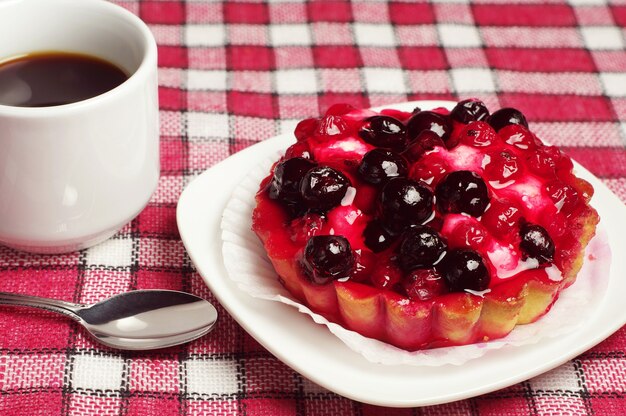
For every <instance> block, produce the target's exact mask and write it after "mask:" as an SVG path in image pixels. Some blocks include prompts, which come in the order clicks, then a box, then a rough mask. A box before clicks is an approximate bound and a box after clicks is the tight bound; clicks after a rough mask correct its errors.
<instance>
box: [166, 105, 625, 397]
mask: <svg viewBox="0 0 626 416" xmlns="http://www.w3.org/2000/svg"><path fill="white" fill-rule="evenodd" d="M416 106H419V107H421V108H433V107H438V106H450V102H443V101H419V102H413V103H404V104H401V105H397V106H393V107H395V108H398V109H401V110H406V111H410V110H412V109H413V108H414V107H416ZM388 107H392V106H388ZM293 140H294V139H293V137H292V135H290V134H287V135H280V136H276V137H273V138H271V139H268V140H265V141H263V142H261V143H258V144H256V145H254V146H251V147H249V148H247V149H245V150H243V151H241V152H239V153H237V154H235V155H233V156H231V157H229V158H228V159H226V160H224V161H223V162H221V163H219V164H218V165H215V166H214V167H212V168H211V169H209V170H207V171H206V172H204V173H203V174H202V175H200V176H199V177H198V178H196V179H195V180H194V181H193V182H192V183H191V184H189V186H188V187H187V188H186V189H185V190H184V192H183V194H182V195H181V197H180V200H179V202H178V208H177V222H178V227H179V231H180V235H181V238H182V241H183V243H184V245H185V248H186V249H187V252H188V253H189V256H190V258H191V260H192V261H193V263H194V265H195V267H196V268H197V270H198V272H199V273H200V275H201V276H202V277H203V278H204V280H205V282H206V284H207V285H208V286H209V288H210V289H211V291H212V292H213V294H214V295H215V296H216V297H217V299H218V300H219V301H220V303H221V304H222V305H223V306H224V308H226V310H227V311H228V312H229V313H230V314H231V315H232V316H233V317H234V318H235V320H237V322H238V323H239V324H240V325H241V326H242V327H243V328H244V329H245V330H246V331H248V333H249V334H250V335H252V336H253V337H254V338H255V339H256V340H257V341H258V342H259V343H261V344H262V345H263V346H264V347H265V348H267V349H268V350H269V351H270V352H271V353H272V354H274V355H275V356H276V357H278V358H279V359H280V360H282V361H283V362H285V363H286V364H287V365H289V366H290V367H291V368H293V369H294V370H295V371H297V372H299V373H300V374H302V375H303V376H305V377H307V378H308V379H310V380H312V381H313V382H315V383H317V384H319V385H321V386H323V387H325V388H327V389H329V390H331V391H333V392H335V393H337V394H340V395H342V396H345V397H348V398H350V399H354V400H358V401H361V402H365V403H371V404H376V405H380V406H394V407H411V406H425V405H433V404H439V403H445V402H450V401H454V400H460V399H464V398H468V397H472V396H476V395H480V394H484V393H488V392H491V391H494V390H498V389H501V388H504V387H507V386H510V385H512V384H515V383H518V382H520V381H523V380H526V379H528V378H531V377H533V376H536V375H538V374H541V373H543V372H545V371H548V370H550V369H552V368H555V367H557V366H559V365H560V364H562V363H564V362H566V361H568V360H569V359H571V358H573V357H575V356H577V355H578V354H580V353H582V352H584V351H586V350H587V349H589V348H591V347H593V346H594V345H596V344H597V343H599V342H600V341H602V340H603V339H605V338H606V337H608V336H609V335H610V334H612V333H613V332H615V331H616V330H618V329H619V328H620V327H621V326H622V325H624V324H626V313H624V311H623V299H624V296H625V295H626V279H624V278H622V277H623V276H626V256H620V255H615V256H613V263H612V265H611V276H610V280H609V287H608V290H607V295H606V298H605V299H604V301H603V302H602V303H601V304H600V306H599V307H598V309H597V310H596V312H595V313H594V315H593V316H590V317H589V319H588V321H587V322H586V323H585V324H584V326H583V327H582V328H581V329H580V330H579V331H576V332H574V333H572V334H570V335H568V336H565V337H562V338H558V339H545V340H542V341H540V342H539V343H537V344H534V345H527V346H522V347H512V348H503V349H500V350H493V351H489V352H488V353H487V354H485V355H484V356H482V357H480V358H477V359H474V360H472V361H469V362H467V363H465V364H463V365H461V366H454V365H444V366H440V367H412V366H387V365H381V364H374V363H371V362H369V361H367V360H366V359H365V358H363V357H362V356H361V355H359V354H357V353H355V352H353V351H352V350H350V349H349V348H348V347H347V346H346V345H344V344H343V343H342V342H341V341H340V340H339V339H338V338H336V337H335V336H334V335H332V334H331V333H330V332H329V331H328V330H327V329H326V327H324V326H321V325H317V324H315V323H314V322H313V321H312V320H311V319H310V318H309V317H308V316H307V315H304V314H301V313H299V312H297V311H296V310H295V309H294V308H291V307H289V306H287V305H284V304H281V303H278V302H271V301H265V300H260V299H255V298H252V297H251V296H249V295H248V294H246V293H244V292H242V291H241V290H240V289H239V288H238V287H237V285H236V283H234V282H233V281H232V280H230V279H229V278H228V277H227V274H226V270H225V268H224V265H223V261H222V240H221V230H220V222H221V217H222V211H223V210H224V207H225V205H226V203H227V201H228V199H229V197H230V194H231V192H232V190H233V189H234V188H235V187H236V186H237V184H238V183H239V182H240V181H241V180H242V179H243V177H244V176H245V175H246V174H247V172H248V169H249V167H250V166H253V165H255V164H256V163H257V162H258V161H259V160H262V159H263V158H265V157H268V156H270V155H272V154H274V153H275V152H277V151H278V150H280V149H286V148H287V146H288V145H289V144H290V143H292V142H293ZM576 169H577V172H578V174H579V176H582V177H583V178H585V179H587V180H588V181H589V182H591V184H592V185H593V186H594V188H595V191H596V193H595V195H594V200H593V203H594V206H595V207H596V208H597V209H598V212H599V213H600V217H601V218H602V222H603V223H604V224H605V228H606V229H607V234H608V240H609V244H610V246H611V248H612V251H613V253H623V252H624V251H625V249H626V243H625V242H624V240H623V239H622V238H621V237H623V236H624V235H626V221H624V218H626V206H624V205H623V204H622V203H621V201H620V200H619V199H618V198H617V197H616V196H615V195H614V194H612V193H611V191H609V189H608V188H607V187H606V186H605V185H604V184H602V183H601V182H600V181H599V180H598V179H597V178H596V177H594V176H593V175H591V174H590V173H589V172H588V171H586V170H585V169H583V168H581V167H580V166H579V165H577V167H576Z"/></svg>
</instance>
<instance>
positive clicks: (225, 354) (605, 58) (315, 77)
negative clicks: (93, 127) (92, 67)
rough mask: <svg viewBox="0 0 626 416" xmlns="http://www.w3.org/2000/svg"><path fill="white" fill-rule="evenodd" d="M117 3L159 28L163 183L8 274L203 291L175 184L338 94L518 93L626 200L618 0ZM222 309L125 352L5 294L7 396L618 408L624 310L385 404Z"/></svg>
mask: <svg viewBox="0 0 626 416" xmlns="http://www.w3.org/2000/svg"><path fill="white" fill-rule="evenodd" d="M119 4H121V5H122V6H124V7H126V8H128V9H129V10H131V11H132V12H134V13H136V14H138V15H139V16H140V17H141V18H143V19H144V20H145V21H146V22H147V23H148V24H149V25H150V28H151V29H152V31H153V33H154V35H155V37H156V39H157V42H158V44H159V66H160V69H159V83H160V106H161V113H160V115H161V167H162V176H161V179H160V182H159V187H158V189H157V191H156V193H155V194H154V195H153V197H152V199H151V201H150V203H149V205H148V207H147V208H146V209H145V210H144V211H143V212H142V213H141V214H140V215H139V216H138V217H137V218H136V219H135V220H133V221H132V223H131V224H129V225H127V226H126V227H125V228H124V229H123V230H122V231H121V232H120V233H119V234H117V235H116V236H115V237H114V238H112V239H110V240H109V241H106V242H105V243H103V244H101V245H99V246H96V247H93V248H91V249H88V250H84V251H82V252H78V253H72V254H67V255H59V256H37V255H29V254H24V253H19V252H15V251H12V250H10V249H7V248H0V290H2V291H10V292H19V293H28V294H32V295H40V296H47V297H53V298H59V299H64V300H68V301H74V302H93V301H97V300H100V299H102V298H104V297H107V296H108V295H112V294H115V293H120V292H124V291H128V290H131V289H138V288H164V289H176V290H183V291H188V292H191V293H194V294H197V295H200V296H203V297H205V298H207V299H209V300H213V301H215V298H214V297H213V295H212V293H211V292H210V291H209V290H208V289H207V287H206V286H205V285H204V283H203V281H202V278H201V277H200V276H199V275H198V274H197V273H196V272H195V271H194V268H193V267H192V265H191V263H190V260H189V259H188V257H187V256H186V254H185V250H184V248H183V245H182V243H181V241H180V238H179V234H178V231H177V227H176V219H175V211H176V203H177V200H178V197H179V195H180V194H181V192H182V190H183V188H184V187H185V186H186V185H187V184H188V183H189V182H190V181H191V180H192V179H193V178H194V177H195V176H197V175H198V174H200V173H202V172H203V171H204V170H206V169H207V168H210V167H211V166H212V165H214V164H215V163H217V162H219V161H220V160H222V159H224V158H226V157H228V156H229V155H231V154H233V153H235V152H237V151H239V150H241V149H243V148H245V147H247V146H250V145H252V144H254V143H256V142H259V141H261V140H264V139H266V138H268V137H271V136H274V135H276V134H279V133H283V132H291V131H292V130H293V127H294V126H295V124H296V122H297V121H298V119H301V118H304V117H310V116H316V115H318V114H319V113H320V112H323V111H324V110H325V109H326V108H327V107H328V106H330V105H331V104H332V103H335V102H347V103H351V104H353V105H355V106H363V107H368V106H378V105H384V104H391V103H396V102H401V101H407V100H416V99H453V100H454V99H458V98H467V97H479V98H481V99H483V100H484V101H485V102H486V103H487V105H488V106H489V107H490V108H492V109H493V108H498V107H500V106H513V107H517V108H519V109H520V110H522V111H523V112H524V113H525V114H526V116H527V118H528V119H529V120H530V122H531V124H532V126H531V127H532V128H533V129H534V130H535V131H536V132H537V133H538V134H539V136H540V137H542V138H544V139H546V140H548V141H550V142H552V143H554V144H557V145H559V146H562V147H563V148H564V150H565V151H566V152H568V153H569V154H570V155H571V156H573V157H574V158H575V159H577V160H578V161H579V162H581V163H582V164H583V165H584V166H586V167H587V168H589V169H590V170H591V171H592V172H593V173H595V174H596V175H597V176H599V177H600V178H601V179H602V180H603V181H604V182H605V183H606V184H607V185H608V186H609V187H610V188H611V189H612V190H613V191H614V192H615V193H616V194H617V195H618V196H620V198H621V199H622V200H626V150H625V148H624V146H625V143H626V53H625V50H624V45H625V44H626V2H625V1H624V0H613V1H609V2H607V1H605V0H571V1H569V2H563V1H560V0H549V1H546V2H541V1H538V0H519V1H514V0H511V1H503V0H492V1H489V0H483V1H478V2H475V3H469V2H468V1H465V0H436V1H433V2H431V3H427V2H410V1H389V2H387V1H380V0H369V1H352V2H347V1H298V0H282V1H269V2H264V1H249V2H245V1H229V2H219V1H213V0H195V1H187V2H184V1H132V0H130V1H121V2H119ZM1 30H2V29H1V28H0V31H1ZM0 134H1V133H0ZM242 169H246V167H244V166H242ZM0 197H1V196H0ZM215 303H216V305H218V304H217V302H216V301H215ZM218 309H219V312H220V315H221V317H220V320H219V323H218V325H217V328H216V330H215V331H214V332H213V333H212V334H210V335H209V336H206V337H204V338H202V339H199V340H197V341H195V342H193V343H191V344H188V345H185V346H180V347H176V348H170V349H166V350H161V351H156V352H134V353H129V352H119V351H116V350H112V349H108V348H106V347H103V346H101V345H98V344H95V343H94V342H92V341H91V339H90V338H89V337H88V336H87V335H86V333H85V332H84V331H83V330H81V329H79V328H78V326H77V325H75V324H74V323H72V322H70V321H68V320H66V319H63V318H59V317H58V316H56V315H52V314H49V313H45V312H42V311H37V310H26V309H19V310H18V309H14V308H9V307H0V414H1V415H6V416H18V415H24V416H31V415H77V416H78V415H81V416H82V415H159V416H166V415H271V416H291V415H299V416H300V415H302V416H305V415H306V416H316V415H355V416H356V415H359V416H361V415H362V416H375V415H480V416H484V415H528V414H534V415H624V414H626V398H625V395H626V329H624V328H622V329H621V330H620V331H618V332H617V333H616V334H615V335H613V336H612V337H610V338H609V339H608V340H606V341H604V342H603V343H601V344H600V345H598V346H597V347H595V348H593V349H592V350H590V351H588V352H586V353H584V354H583V355H581V356H579V357H577V358H576V359H574V360H572V361H569V362H567V363H566V364H564V365H563V366H561V367H559V368H557V369H555V370H553V371H551V372H549V373H546V374H544V375H542V376H539V377H536V378H534V379H531V380H528V381H526V382H523V383H520V384H517V385H514V386H512V387H509V388H506V389H504V390H500V391H497V392H494V393H491V394H487V395H485V396H481V397H476V398H472V399H468V400H464V401H459V402H454V403H449V404H445V405H440V406H433V407H425V408H420V409H385V408H378V407H374V406H370V405H365V404H362V403H358V402H353V401H350V400H348V399H345V398H342V397H340V396H337V395H335V394H333V393H331V392H329V391H326V390H324V389H323V388H321V387H319V386H316V385H314V384H313V383H311V382H310V381H308V380H306V379H304V378H303V377H302V376H300V375H299V374H297V373H295V372H293V371H292V370H291V369H290V368H288V367H287V366H286V365H284V364H282V363H281V362H280V361H279V360H277V359H276V358H275V357H273V356H272V355H271V354H270V353H269V352H267V351H266V350H265V349H263V348H262V347H261V346H260V345H258V344H257V343H256V342H255V341H254V340H253V339H252V338H251V337H250V336H248V335H247V334H246V333H245V332H244V331H243V330H242V329H241V328H240V327H239V326H238V325H237V324H236V323H235V322H234V321H233V319H232V318H230V317H229V315H228V314H227V313H226V312H225V311H224V310H223V309H222V308H221V306H219V305H218ZM625 313H626V312H625Z"/></svg>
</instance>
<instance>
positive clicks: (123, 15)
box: [0, 0, 157, 118]
mask: <svg viewBox="0 0 626 416" xmlns="http://www.w3.org/2000/svg"><path fill="white" fill-rule="evenodd" d="M27 1H28V0H27ZM30 1H33V0H30ZM55 1H57V2H59V3H72V2H74V3H79V4H81V5H89V4H91V5H94V7H102V8H104V9H108V10H107V11H109V12H110V13H111V14H115V15H116V16H117V17H119V18H120V19H122V20H125V21H126V22H128V23H130V24H132V26H133V27H135V28H136V29H138V30H139V33H140V34H141V42H142V46H143V48H144V54H143V57H142V58H141V62H140V63H139V66H138V67H137V69H136V70H134V71H133V72H132V73H131V74H129V75H128V78H127V79H126V80H125V81H124V82H122V83H121V84H120V85H118V86H117V87H115V88H113V89H111V90H109V91H106V92H104V93H102V94H99V95H96V96H95V97H91V98H87V99H85V100H80V101H76V102H73V103H68V104H61V105H56V106H50V107H20V106H14V105H6V104H1V103H0V116H11V117H33V118H34V117H41V116H51V115H55V114H63V115H66V114H67V113H71V112H74V111H76V112H78V111H82V110H83V108H84V107H85V106H90V105H93V104H94V103H97V102H104V101H107V100H110V99H114V98H115V96H116V95H119V94H124V92H125V90H130V89H132V88H134V87H135V84H136V83H139V82H143V80H145V75H146V73H147V72H150V71H151V70H152V69H153V68H154V67H155V66H156V60H157V44H156V40H155V39H154V36H153V34H152V32H151V31H150V29H149V28H148V26H147V25H146V23H145V22H144V21H143V20H141V19H140V18H139V17H137V16H136V15H134V14H133V13H131V12H130V11H128V10H126V9H124V8H123V7H121V6H118V5H116V4H113V3H110V2H108V1H106V0H46V2H51V3H52V2H55ZM94 56H96V55H94ZM10 59H12V58H9V60H10ZM0 62H1V61H0Z"/></svg>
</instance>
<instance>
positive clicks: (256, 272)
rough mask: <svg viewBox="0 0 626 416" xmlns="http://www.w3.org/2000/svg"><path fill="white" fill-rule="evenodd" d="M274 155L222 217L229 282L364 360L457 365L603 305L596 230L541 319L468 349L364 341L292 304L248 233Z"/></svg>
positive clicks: (605, 250) (605, 269)
mask: <svg viewBox="0 0 626 416" xmlns="http://www.w3.org/2000/svg"><path fill="white" fill-rule="evenodd" d="M278 157H279V155H278V154H276V157H274V158H268V159H267V160H265V161H263V162H261V163H259V165H257V166H255V167H253V168H252V170H251V171H250V172H249V174H248V175H247V176H246V178H245V179H244V180H243V181H242V182H241V183H240V185H239V186H238V187H237V188H236V189H235V190H234V192H233V194H232V196H231V199H230V200H229V202H228V204H227V206H226V208H225V210H224V213H223V217H222V223H221V228H222V243H223V245H222V251H223V255H224V265H225V266H226V270H227V272H228V276H229V278H231V279H232V280H233V281H235V282H236V283H237V285H238V286H239V288H240V289H241V290H243V291H244V292H246V293H248V294H249V295H250V296H252V297H255V298H259V299H266V300H269V301H275V302H281V303H284V304H287V305H291V306H293V307H295V308H297V310H298V311H299V312H301V313H305V314H307V315H309V316H310V317H311V318H313V321H315V322H316V323H318V324H322V325H326V326H327V327H328V329H329V330H330V332H332V333H333V334H334V335H335V336H337V337H338V338H339V339H340V340H342V341H343V342H344V343H345V344H346V345H347V346H348V347H350V348H351V349H353V350H354V351H356V352H358V353H360V354H362V355H363V356H364V357H365V358H366V359H367V360H369V361H371V362H375V363H381V364H387V365H414V366H440V365H445V364H454V365H461V364H463V363H465V362H467V361H469V360H471V359H474V358H478V357H480V356H482V355H484V354H485V353H487V351H489V350H494V349H500V348H503V347H511V346H513V347H515V346H521V345H528V344H534V343H536V342H538V341H540V340H541V339H544V338H551V337H561V336H564V335H566V334H568V333H571V332H573V331H575V330H576V329H578V328H579V327H580V326H582V325H583V324H584V322H585V321H586V319H588V318H589V317H590V316H592V315H593V313H594V310H595V309H596V307H597V305H598V304H599V303H600V302H601V301H602V298H603V297H604V294H605V292H606V288H607V286H608V282H609V268H610V260H611V251H610V248H609V245H608V240H607V236H606V232H605V231H604V230H603V229H602V228H601V227H599V228H598V233H597V235H596V237H594V238H593V239H592V241H591V242H590V244H589V245H588V247H587V251H586V253H585V263H584V265H583V268H582V269H581V271H580V272H579V274H578V277H577V279H576V282H575V283H574V284H573V285H572V286H570V287H569V288H567V289H565V290H564V291H562V292H561V294H560V296H559V299H558V300H557V302H556V303H555V304H554V305H553V307H552V309H551V310H550V311H549V312H548V313H547V314H546V315H545V316H544V317H542V318H541V319H540V320H538V321H537V322H535V323H532V324H528V325H518V326H516V327H515V329H514V330H513V331H512V332H511V333H510V334H509V335H507V336H506V337H504V338H501V339H497V340H493V341H489V342H481V343H476V344H471V345H463V346H456V347H445V348H434V349H427V350H420V351H412V352H411V351H405V350H402V349H400V348H397V347H394V346H392V345H389V344H387V343H384V342H381V341H378V340H375V339H371V338H366V337H364V336H362V335H360V334H358V333H357V332H354V331H350V330H347V329H345V328H343V327H342V326H340V325H338V324H336V323H333V322H329V321H328V320H327V319H326V318H324V317H323V316H321V315H319V314H316V313H314V312H313V311H311V310H310V309H309V308H308V307H307V306H305V305H303V304H301V303H299V302H298V301H296V300H295V299H294V298H293V297H292V296H291V294H290V293H289V292H288V291H287V290H286V289H285V288H284V287H283V286H282V285H281V284H280V282H279V281H278V276H277V275H276V272H275V271H274V268H273V266H272V264H271V262H270V261H269V259H268V258H267V255H266V253H265V250H264V248H263V245H262V244H261V241H260V240H259V238H258V237H257V236H256V235H255V234H254V232H253V231H252V211H253V209H254V207H255V205H256V202H255V194H256V192H257V191H258V189H259V184H260V182H261V180H262V179H263V178H264V177H266V176H267V175H268V174H269V170H270V167H271V166H272V164H273V162H274V161H275V160H277V159H278Z"/></svg>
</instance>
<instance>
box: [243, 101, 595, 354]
mask: <svg viewBox="0 0 626 416" xmlns="http://www.w3.org/2000/svg"><path fill="white" fill-rule="evenodd" d="M295 136H296V138H297V141H296V143H295V144H294V145H292V146H291V147H290V148H289V149H287V151H286V153H285V156H283V157H282V158H281V159H280V160H279V161H277V162H276V163H275V164H274V166H273V167H272V170H271V172H270V173H269V175H268V176H267V177H266V178H265V179H264V180H263V181H262V183H261V186H260V189H259V191H258V193H257V195H256V203H257V205H256V208H255V209H254V212H253V226H252V227H253V230H254V232H255V233H256V234H257V235H258V236H259V238H260V239H261V242H262V243H263V246H264V248H265V250H266V252H267V255H268V257H269V258H270V260H271V262H272V264H273V266H274V268H275V270H276V272H277V274H278V276H279V279H280V281H281V283H282V284H283V285H284V286H285V287H286V289H287V290H289V292H290V293H291V294H292V295H293V296H294V297H295V298H296V299H297V300H298V301H300V302H302V303H304V304H306V305H307V306H308V307H309V308H311V310H313V311H314V312H316V313H318V314H321V315H323V316H324V317H326V318H327V319H328V320H330V321H332V322H336V323H338V324H340V325H342V326H344V327H345V328H347V329H349V330H354V331H356V332H359V333H360V334H362V335H364V336H366V337H371V338H375V339H378V340H381V341H384V342H387V343H389V344H392V345H395V346H397V347H400V348H402V349H406V350H409V351H413V350H418V349H425V348H434V347H442V346H455V345H464V344H469V343H474V342H482V341H488V340H491V339H496V338H501V337H503V336H505V335H507V334H508V333H509V332H510V331H511V330H513V328H514V327H515V326H516V325H522V324H527V323H531V322H534V321H536V320H537V319H539V318H540V317H541V316H543V315H544V314H546V313H547V312H548V311H549V310H550V308H551V306H552V304H553V303H554V302H555V301H556V299H557V298H558V296H559V293H560V292H561V291H562V290H563V289H564V288H566V287H568V286H569V285H571V284H572V283H573V282H574V280H575V279H576V275H577V273H578V271H579V270H580V268H581V266H582V263H583V257H584V250H585V247H586V246H587V244H588V242H589V241H590V240H591V238H592V237H593V236H594V234H595V229H596V225H597V223H598V221H599V217H598V214H597V212H596V211H595V209H593V208H592V207H591V206H590V205H589V200H590V198H591V196H592V194H593V188H592V187H591V185H590V184H589V183H588V182H586V181H585V180H583V179H580V178H578V177H576V176H575V175H574V173H573V171H572V169H573V164H572V161H571V159H570V158H569V157H567V156H566V155H564V154H563V153H562V152H561V151H560V150H559V149H558V148H556V147H554V146H547V145H545V144H544V143H543V142H541V140H540V139H539V138H537V136H536V135H534V134H533V133H532V132H531V131H530V130H529V124H528V121H527V120H526V117H525V116H524V114H523V113H522V112H521V111H519V110H517V109H515V108H503V109H499V110H497V111H493V112H490V111H489V110H488V109H487V107H486V106H485V104H484V103H483V102H481V101H480V100H477V99H469V100H464V101H461V102H459V103H458V104H457V105H456V106H455V107H454V108H453V109H452V110H451V111H448V110H446V109H443V108H437V109H433V110H421V109H416V110H414V111H413V112H411V113H409V112H403V111H398V110H391V109H389V110H382V111H380V112H375V111H372V110H362V109H355V108H353V107H351V106H348V105H335V106H333V107H331V109H329V111H328V112H327V114H325V115H324V116H323V117H320V118H311V119H306V120H303V121H302V122H300V123H299V124H298V126H297V127H296V131H295Z"/></svg>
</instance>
